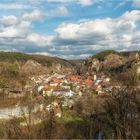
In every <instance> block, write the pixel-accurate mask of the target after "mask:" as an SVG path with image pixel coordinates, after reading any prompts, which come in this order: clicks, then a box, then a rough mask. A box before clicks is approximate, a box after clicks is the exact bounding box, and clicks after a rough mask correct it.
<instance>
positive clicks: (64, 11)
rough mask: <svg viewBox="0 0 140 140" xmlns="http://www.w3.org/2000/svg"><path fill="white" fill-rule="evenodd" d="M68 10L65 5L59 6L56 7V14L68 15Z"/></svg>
mask: <svg viewBox="0 0 140 140" xmlns="http://www.w3.org/2000/svg"><path fill="white" fill-rule="evenodd" d="M68 13H69V12H68V10H67V8H66V7H64V6H60V7H58V8H57V9H56V14H58V15H60V16H66V15H68Z"/></svg>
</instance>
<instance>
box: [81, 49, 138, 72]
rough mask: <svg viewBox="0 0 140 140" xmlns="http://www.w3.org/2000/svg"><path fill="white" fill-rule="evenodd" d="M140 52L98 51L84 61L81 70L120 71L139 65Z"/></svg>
mask: <svg viewBox="0 0 140 140" xmlns="http://www.w3.org/2000/svg"><path fill="white" fill-rule="evenodd" d="M139 63H140V52H139V51H133V52H115V51H112V50H107V51H103V52H100V53H98V54H96V55H94V56H92V57H89V58H88V59H86V60H85V61H84V64H83V67H82V69H81V72H82V73H83V72H85V71H88V72H90V73H91V72H107V73H112V72H113V73H116V74H117V73H121V72H125V71H128V70H132V69H135V70H136V71H137V72H138V69H139V67H140V64H139Z"/></svg>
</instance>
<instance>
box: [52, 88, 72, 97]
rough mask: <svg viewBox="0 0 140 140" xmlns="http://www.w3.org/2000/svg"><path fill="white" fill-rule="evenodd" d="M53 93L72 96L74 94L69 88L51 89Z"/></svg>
mask: <svg viewBox="0 0 140 140" xmlns="http://www.w3.org/2000/svg"><path fill="white" fill-rule="evenodd" d="M53 95H56V96H65V97H72V96H73V95H74V92H73V91H71V90H69V89H60V90H58V89H56V90H54V91H53Z"/></svg>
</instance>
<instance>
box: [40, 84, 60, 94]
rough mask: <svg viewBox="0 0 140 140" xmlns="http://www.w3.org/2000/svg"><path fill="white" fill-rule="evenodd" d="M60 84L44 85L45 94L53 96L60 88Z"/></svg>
mask: <svg viewBox="0 0 140 140" xmlns="http://www.w3.org/2000/svg"><path fill="white" fill-rule="evenodd" d="M60 89H61V88H60V87H59V86H44V88H43V96H45V95H47V96H52V95H53V91H54V90H60Z"/></svg>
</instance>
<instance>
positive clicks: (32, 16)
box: [22, 10, 44, 21]
mask: <svg viewBox="0 0 140 140" xmlns="http://www.w3.org/2000/svg"><path fill="white" fill-rule="evenodd" d="M22 18H23V20H27V21H42V20H43V18H44V13H43V12H41V11H40V10H34V11H32V12H31V13H24V14H23V15H22Z"/></svg>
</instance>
